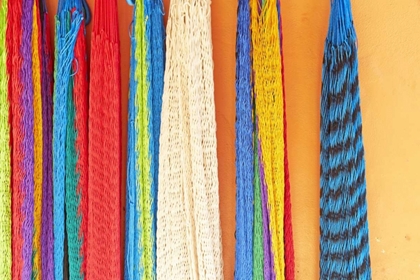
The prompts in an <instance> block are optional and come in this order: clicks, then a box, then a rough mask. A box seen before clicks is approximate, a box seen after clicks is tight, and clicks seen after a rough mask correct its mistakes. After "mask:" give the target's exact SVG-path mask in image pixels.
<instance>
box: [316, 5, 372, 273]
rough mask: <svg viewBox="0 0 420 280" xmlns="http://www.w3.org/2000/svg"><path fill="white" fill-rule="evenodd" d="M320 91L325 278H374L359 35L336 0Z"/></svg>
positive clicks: (322, 268) (345, 7) (347, 7)
mask: <svg viewBox="0 0 420 280" xmlns="http://www.w3.org/2000/svg"><path fill="white" fill-rule="evenodd" d="M322 76H323V77H322V78H323V83H322V95H321V201H320V206H321V220H320V225H321V240H320V249H321V256H320V273H321V274H320V278H321V279H342V278H345V279H371V269H370V257H369V236H368V235H369V234H368V223H367V205H366V180H365V162H364V148H363V140H362V119H361V111H360V92H359V81H358V60H357V47H356V33H355V30H354V26H353V22H352V15H351V5H350V1H348V0H334V1H333V2H332V6H331V16H330V26H329V31H328V35H327V39H326V42H325V51H324V64H323V74H322Z"/></svg>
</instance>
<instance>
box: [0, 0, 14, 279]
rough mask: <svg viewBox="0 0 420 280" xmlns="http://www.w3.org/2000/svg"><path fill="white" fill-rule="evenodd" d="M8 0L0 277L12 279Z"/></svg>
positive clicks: (1, 52)
mask: <svg viewBox="0 0 420 280" xmlns="http://www.w3.org/2000/svg"><path fill="white" fill-rule="evenodd" d="M7 7H8V1H7V0H3V1H2V2H1V6H0V278H1V279H4V280H11V279H12V250H11V248H12V213H11V205H12V195H11V149H10V125H9V110H10V107H9V100H8V87H7V85H8V73H7V55H8V53H7V52H8V51H7V50H6V47H7V44H6V30H7V29H6V27H7V13H8V10H7Z"/></svg>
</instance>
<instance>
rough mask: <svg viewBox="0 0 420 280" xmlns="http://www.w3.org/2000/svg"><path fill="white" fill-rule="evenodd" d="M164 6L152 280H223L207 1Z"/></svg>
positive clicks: (172, 2) (209, 24) (172, 3)
mask: <svg viewBox="0 0 420 280" xmlns="http://www.w3.org/2000/svg"><path fill="white" fill-rule="evenodd" d="M170 5H171V6H170V12H169V19H168V25H167V45H166V48H167V53H166V55H167V56H166V58H167V60H166V68H165V83H164V93H163V101H162V123H161V136H160V151H159V155H160V157H159V192H158V210H157V211H158V212H157V269H156V270H157V278H158V279H223V271H222V246H221V229H220V214H219V195H218V187H219V184H218V177H217V154H216V122H215V107H214V84H213V61H212V42H211V20H210V14H211V12H210V0H206V1H203V0H200V1H199V0H190V1H186V0H174V1H171V3H170Z"/></svg>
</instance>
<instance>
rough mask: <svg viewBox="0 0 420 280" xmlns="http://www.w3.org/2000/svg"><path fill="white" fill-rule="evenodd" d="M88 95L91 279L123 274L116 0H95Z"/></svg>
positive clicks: (118, 50)
mask: <svg viewBox="0 0 420 280" xmlns="http://www.w3.org/2000/svg"><path fill="white" fill-rule="evenodd" d="M90 70H91V71H90V95H89V146H88V147H89V156H88V162H89V172H88V180H89V189H88V197H89V206H88V208H89V212H88V213H89V214H88V238H87V248H86V249H87V256H88V258H87V260H86V261H87V262H86V278H87V279H119V278H120V277H121V268H120V266H121V248H120V246H121V242H120V209H121V207H120V188H121V169H120V166H121V150H120V149H121V111H120V108H121V105H120V104H121V100H120V94H121V77H120V44H119V34H118V11H117V1H116V0H113V1H109V0H106V1H105V0H97V1H95V17H94V21H93V32H92V49H91V68H90Z"/></svg>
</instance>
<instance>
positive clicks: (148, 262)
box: [125, 0, 164, 279]
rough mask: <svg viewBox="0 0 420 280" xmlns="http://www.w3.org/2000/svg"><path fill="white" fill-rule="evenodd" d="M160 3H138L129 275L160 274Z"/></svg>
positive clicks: (132, 83) (130, 155) (128, 210)
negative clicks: (157, 210) (157, 211)
mask: <svg viewBox="0 0 420 280" xmlns="http://www.w3.org/2000/svg"><path fill="white" fill-rule="evenodd" d="M162 8H163V5H162V3H161V2H160V1H155V0H149V1H145V2H143V1H136V4H135V8H134V15H133V36H132V38H131V42H132V57H131V80H130V96H129V126H128V138H129V141H128V163H127V166H128V167H127V172H128V173H127V199H126V203H127V206H126V257H125V260H126V262H125V275H126V278H127V279H143V278H144V279H155V278H156V204H157V203H156V199H157V174H158V173H157V172H158V166H159V164H158V159H159V158H158V155H159V134H160V113H161V102H162V101H161V100H162V92H163V70H164V50H163V40H164V37H163V36H164V27H163V18H162V14H163V13H162Z"/></svg>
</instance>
